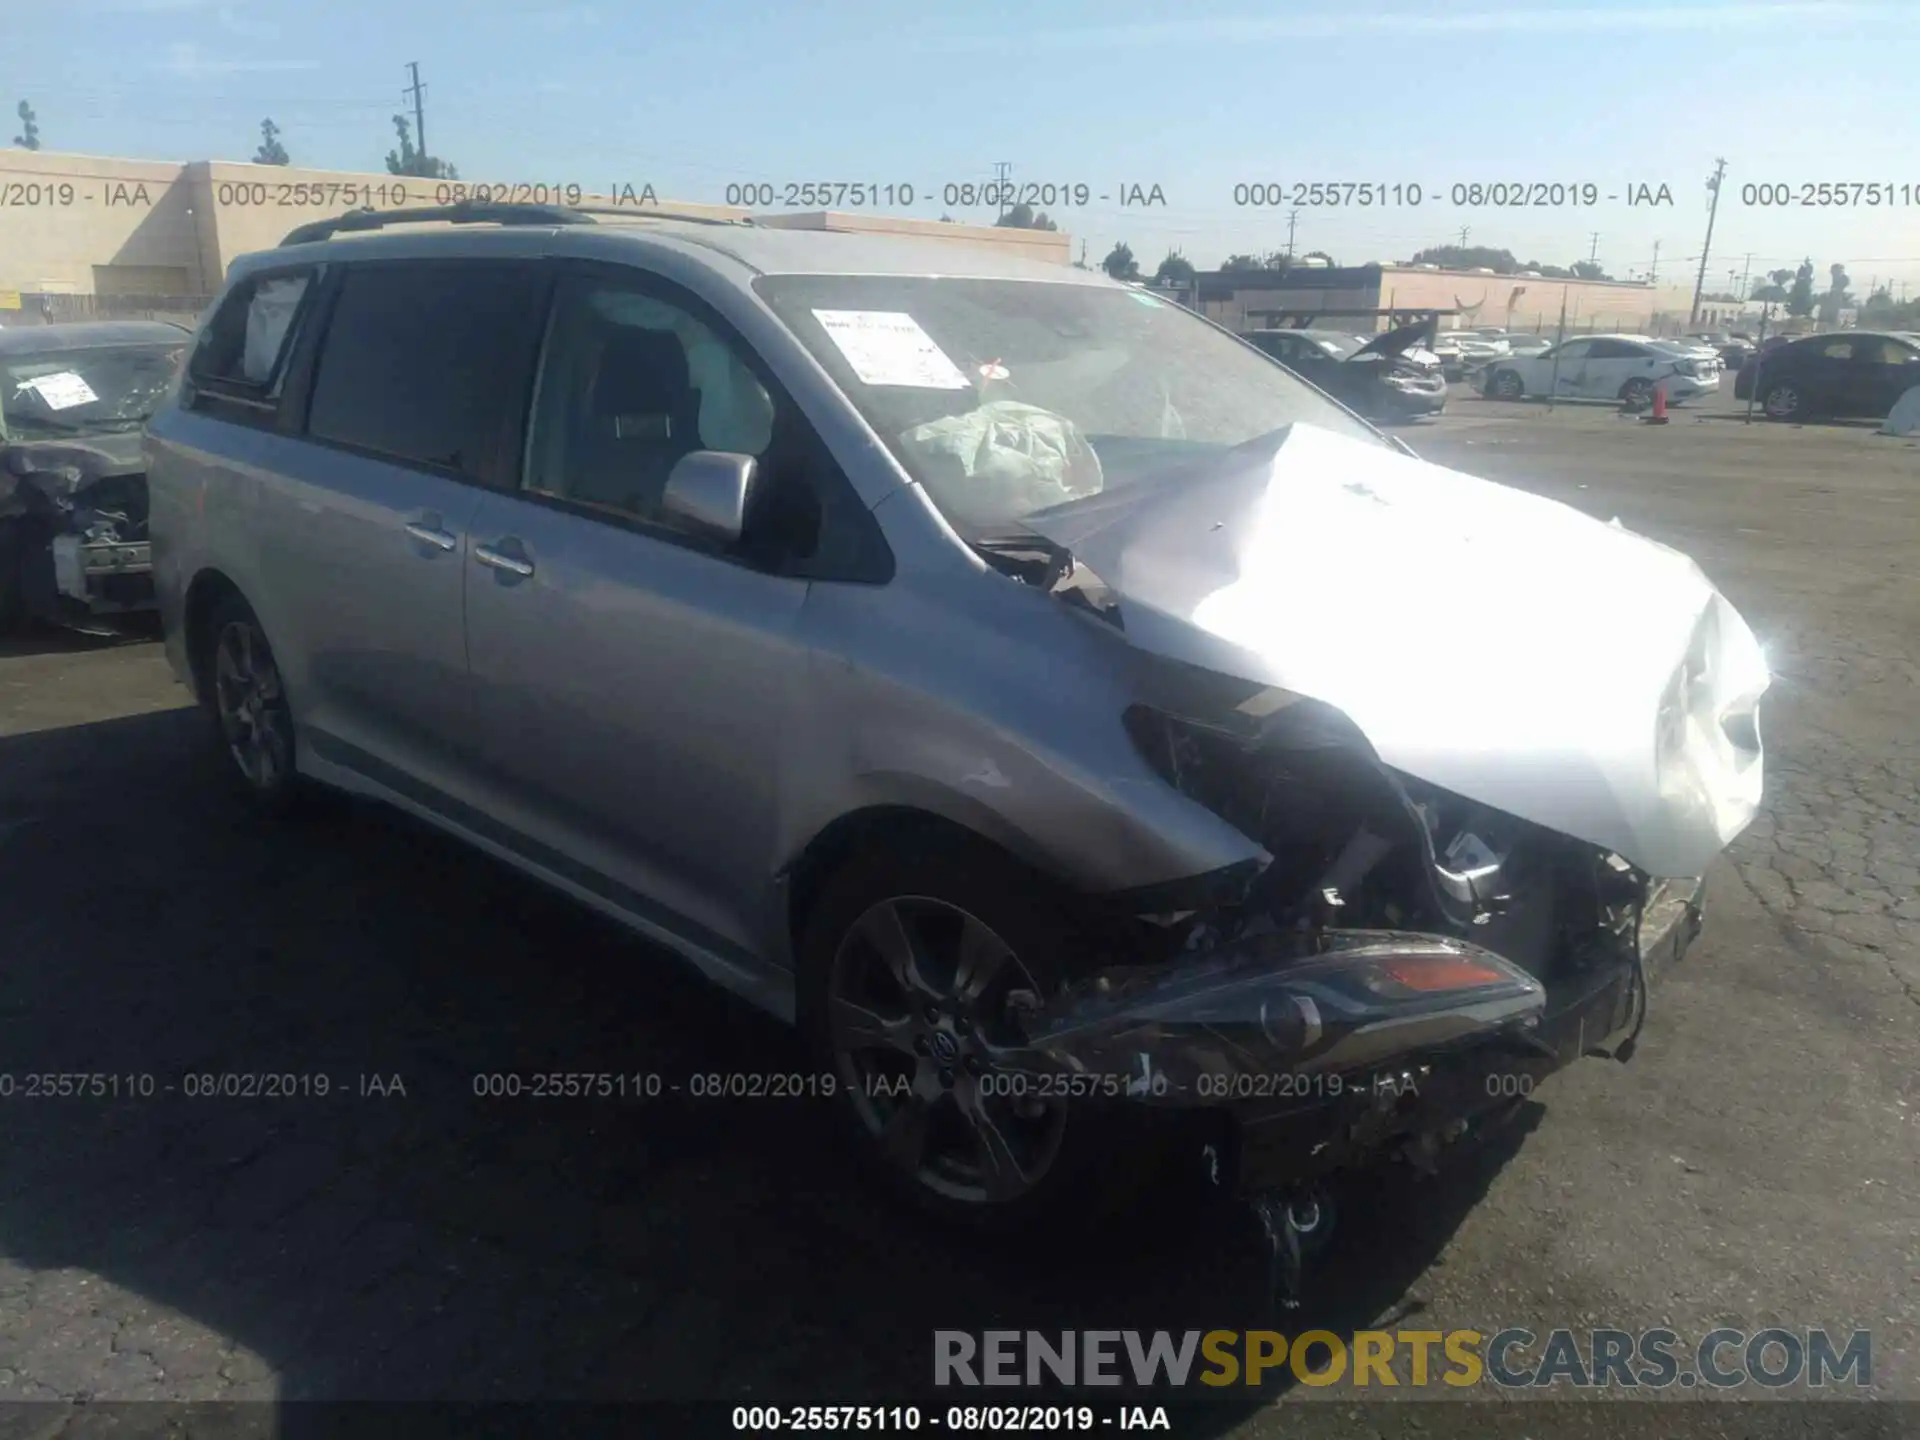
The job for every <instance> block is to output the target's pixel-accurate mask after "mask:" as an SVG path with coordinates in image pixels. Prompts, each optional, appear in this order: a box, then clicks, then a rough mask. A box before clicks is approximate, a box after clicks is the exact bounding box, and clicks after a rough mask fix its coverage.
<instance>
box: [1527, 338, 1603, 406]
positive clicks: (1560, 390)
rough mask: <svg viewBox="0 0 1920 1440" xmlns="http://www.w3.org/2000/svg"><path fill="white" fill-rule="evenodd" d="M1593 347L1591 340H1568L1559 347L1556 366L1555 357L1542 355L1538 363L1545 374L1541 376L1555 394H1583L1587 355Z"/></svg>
mask: <svg viewBox="0 0 1920 1440" xmlns="http://www.w3.org/2000/svg"><path fill="white" fill-rule="evenodd" d="M1592 349H1593V342H1592V341H1591V340H1569V341H1568V342H1567V343H1566V344H1564V345H1562V346H1561V347H1560V351H1559V358H1558V368H1557V370H1556V361H1555V357H1554V356H1552V355H1543V356H1542V357H1541V358H1540V361H1539V365H1540V368H1541V369H1542V370H1544V371H1545V372H1546V374H1545V375H1544V376H1543V377H1542V378H1543V379H1545V380H1546V381H1547V383H1548V384H1550V385H1551V386H1552V387H1553V393H1554V394H1555V395H1556V396H1577V395H1584V394H1585V393H1586V391H1585V389H1584V388H1582V387H1584V386H1585V384H1586V372H1587V355H1588V353H1589V352H1590V351H1591V350H1592Z"/></svg>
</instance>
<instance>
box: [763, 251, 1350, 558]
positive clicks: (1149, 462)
mask: <svg viewBox="0 0 1920 1440" xmlns="http://www.w3.org/2000/svg"><path fill="white" fill-rule="evenodd" d="M755 288H756V289H757V291H758V292H759V294H760V295H761V296H762V298H764V299H765V300H766V302H767V303H768V304H769V305H770V306H772V307H773V309H774V311H775V312H776V313H777V314H778V315H779V316H780V318H781V319H782V320H783V321H784V322H785V323H786V324H787V326H788V327H789V328H790V329H791V330H792V331H793V332H794V334H795V335H797V336H798V337H799V339H800V340H801V342H802V343H803V344H805V345H806V346H807V348H808V349H809V350H810V351H811V352H812V353H813V355H814V356H815V358H817V359H818V360H819V362H820V363H821V365H822V366H824V367H825V368H826V370H827V372H828V374H830V375H831V376H832V377H833V379H834V381H835V383H836V384H838V385H839V386H840V387H841V388H842V389H843V390H844V391H845V392H846V394H847V396H848V398H849V399H850V400H851V401H852V402H853V404H854V406H855V407H856V408H857V409H858V410H859V411H860V413H861V415H862V416H863V417H865V419H866V421H867V423H868V424H869V425H871V426H872V427H873V428H874V430H875V432H877V433H878V434H879V436H880V438H881V439H882V441H884V442H885V444H886V445H887V447H888V449H889V450H891V451H892V453H893V455H894V456H895V458H897V459H898V460H899V462H900V464H901V465H902V466H903V467H904V468H905V469H906V471H907V473H908V474H909V475H911V476H912V477H913V478H914V479H915V480H917V481H919V482H920V483H921V484H922V485H924V486H925V487H926V488H927V490H928V492H929V494H930V495H931V496H932V497H933V500H934V503H935V504H937V505H938V506H939V507H940V509H941V511H942V512H943V513H944V514H945V515H946V516H947V518H948V519H949V520H950V521H951V522H952V523H953V524H954V525H956V526H957V527H959V528H961V529H963V530H970V531H976V532H979V531H988V530H993V529H996V528H1002V527H1006V526H1008V525H1012V524H1015V523H1017V522H1018V521H1020V520H1021V519H1022V518H1023V517H1025V516H1027V515H1030V514H1032V513H1033V512H1035V511H1037V510H1043V509H1046V508H1048V507H1050V506H1053V505H1059V504H1064V503H1066V502H1068V501H1070V500H1076V499H1082V498H1085V497H1086V496H1089V495H1093V494H1097V493H1099V492H1100V491H1102V490H1104V489H1109V488H1113V487H1115V486H1119V485H1123V484H1127V483H1130V482H1132V481H1135V480H1140V479H1145V478H1147V477H1151V476H1153V475H1156V474H1158V473H1161V472H1166V471H1169V470H1172V469H1174V468H1177V467H1179V466H1180V465H1182V464H1183V463H1185V462H1189V461H1192V460H1195V459H1199V458H1202V457H1205V456H1208V455H1214V454H1219V453H1222V452H1224V451H1227V450H1230V449H1232V448H1234V447H1235V446H1239V445H1244V444H1246V443H1247V442H1248V441H1251V440H1257V439H1259V438H1260V437H1262V436H1264V435H1269V434H1272V433H1273V432H1274V431H1276V430H1279V429H1282V428H1283V427H1285V426H1287V425H1289V424H1291V423H1293V422H1295V421H1305V422H1307V423H1309V424H1312V425H1317V426H1321V427H1323V428H1325V429H1328V430H1332V431H1334V432H1336V433H1338V434H1341V435H1346V436H1350V437H1353V438H1357V439H1364V440H1370V441H1373V442H1374V443H1378V444H1385V443H1386V442H1385V441H1384V440H1382V439H1381V438H1380V437H1379V435H1378V434H1377V433H1376V432H1375V431H1373V430H1372V429H1370V428H1368V427H1367V426H1365V425H1364V424H1362V423H1361V422H1359V421H1357V420H1355V419H1354V418H1353V417H1352V416H1351V415H1349V414H1348V413H1347V412H1346V411H1344V410H1342V409H1340V408H1339V407H1338V406H1336V405H1334V404H1332V403H1331V402H1329V401H1328V400H1326V399H1324V398H1323V397H1322V396H1321V395H1320V394H1319V393H1318V392H1316V391H1315V390H1313V389H1311V388H1310V387H1309V386H1307V385H1305V384H1304V383H1302V382H1301V381H1300V380H1298V379H1296V378H1295V377H1294V376H1293V375H1292V374H1291V373H1290V372H1289V371H1287V370H1286V369H1285V368H1283V367H1282V366H1280V365H1278V364H1276V363H1275V362H1273V361H1271V360H1269V359H1267V358H1266V357H1265V356H1263V355H1261V354H1260V353H1259V352H1258V351H1256V350H1254V349H1252V348H1251V347H1250V346H1247V345H1244V344H1241V343H1240V342H1239V341H1237V340H1235V339H1234V338H1233V337H1232V336H1230V335H1228V334H1226V333H1225V332H1224V331H1221V330H1217V329H1215V328H1214V327H1213V326H1211V325H1208V324H1207V323H1206V322H1204V321H1202V320H1200V319H1198V318H1197V317H1195V316H1194V315H1192V314H1190V313H1189V312H1187V311H1186V310H1183V309H1181V308H1180V307H1178V306H1176V305H1170V304H1168V303H1166V302H1165V301H1162V300H1159V299H1156V298H1155V297H1153V296H1151V295H1144V294H1141V293H1140V292H1138V291H1130V290H1120V289H1108V288H1106V287H1104V286H1098V285H1080V284H1072V285H1061V284H1049V283H1045V282H1038V281H1026V280H998V279H960V278H936V277H924V276H889V275H771V276H763V277H762V278H761V279H759V280H757V281H756V282H755Z"/></svg>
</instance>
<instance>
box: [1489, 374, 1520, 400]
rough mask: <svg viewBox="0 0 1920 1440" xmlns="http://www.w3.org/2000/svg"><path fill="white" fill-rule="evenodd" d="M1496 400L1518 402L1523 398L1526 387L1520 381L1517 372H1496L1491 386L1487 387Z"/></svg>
mask: <svg viewBox="0 0 1920 1440" xmlns="http://www.w3.org/2000/svg"><path fill="white" fill-rule="evenodd" d="M1489 389H1490V390H1491V391H1492V394H1493V398H1494V399H1496V400H1520V399H1523V398H1525V396H1526V393H1527V387H1526V384H1525V382H1523V381H1522V380H1521V379H1520V372H1519V371H1517V370H1496V371H1495V372H1494V375H1493V384H1492V385H1491V386H1490V387H1489Z"/></svg>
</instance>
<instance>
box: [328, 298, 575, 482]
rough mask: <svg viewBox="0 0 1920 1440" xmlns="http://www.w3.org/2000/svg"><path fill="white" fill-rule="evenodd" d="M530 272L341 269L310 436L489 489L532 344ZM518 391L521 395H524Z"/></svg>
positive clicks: (500, 467) (499, 469) (499, 468)
mask: <svg viewBox="0 0 1920 1440" xmlns="http://www.w3.org/2000/svg"><path fill="white" fill-rule="evenodd" d="M535 287H536V278H535V276H534V274H533V272H532V269H531V267H528V266H524V265H516V264H500V263H497V262H491V261H471V262H469V261H457V260H455V261H397V262H387V263H378V264H375V263H369V264H357V265H353V266H350V267H349V268H348V269H347V272H346V274H345V276H344V277H343V278H342V281H341V285H340V295H339V298H338V300H336V301H335V303H334V306H333V314H332V316H331V318H330V319H329V320H328V322H327V333H326V339H325V343H324V345H323V346H322V347H321V353H320V359H319V364H318V367H317V369H316V372H315V375H314V382H313V401H312V406H311V408H310V410H309V411H308V416H307V431H308V433H309V434H311V435H312V436H313V437H314V438H315V439H319V440H327V441H331V442H333V443H334V444H338V445H346V446H350V447H352V448H354V449H356V450H363V451H366V452H368V453H370V454H374V455H379V456H382V457H384V458H387V459H391V460H395V461H398V462H400V463H402V464H410V465H420V466H426V467H429V468H432V469H437V470H444V471H447V472H449V473H452V474H455V475H459V476H463V477H465V478H469V479H474V480H480V481H493V480H496V479H499V478H501V477H502V476H503V475H504V474H505V473H507V467H506V466H505V465H504V464H502V461H501V457H500V455H499V453H498V449H499V446H500V444H501V443H502V440H503V438H504V436H505V434H506V433H507V431H506V426H507V417H508V414H509V412H510V410H511V409H512V408H513V406H514V405H515V404H517V403H518V402H517V400H516V398H515V395H516V390H515V387H516V386H517V385H519V384H523V383H524V380H523V377H524V376H525V375H526V373H527V372H528V371H529V370H530V369H531V366H532V358H533V351H534V348H535V346H536V344H537V334H536V327H537V323H538V322H537V315H536V313H535V306H534V297H535V293H536V292H535ZM519 393H524V391H521V392H519Z"/></svg>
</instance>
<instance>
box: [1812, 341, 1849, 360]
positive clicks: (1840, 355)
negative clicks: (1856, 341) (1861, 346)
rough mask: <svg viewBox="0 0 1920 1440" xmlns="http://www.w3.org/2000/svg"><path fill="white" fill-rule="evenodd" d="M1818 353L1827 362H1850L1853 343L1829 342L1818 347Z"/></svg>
mask: <svg viewBox="0 0 1920 1440" xmlns="http://www.w3.org/2000/svg"><path fill="white" fill-rule="evenodd" d="M1820 353H1821V354H1822V355H1824V356H1826V357H1827V359H1829V360H1851V359H1852V358H1853V342H1852V341H1851V340H1830V341H1828V342H1827V343H1826V344H1825V345H1822V346H1821V347H1820Z"/></svg>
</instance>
